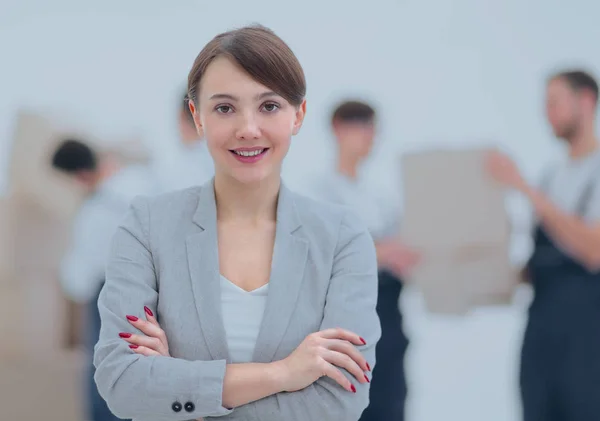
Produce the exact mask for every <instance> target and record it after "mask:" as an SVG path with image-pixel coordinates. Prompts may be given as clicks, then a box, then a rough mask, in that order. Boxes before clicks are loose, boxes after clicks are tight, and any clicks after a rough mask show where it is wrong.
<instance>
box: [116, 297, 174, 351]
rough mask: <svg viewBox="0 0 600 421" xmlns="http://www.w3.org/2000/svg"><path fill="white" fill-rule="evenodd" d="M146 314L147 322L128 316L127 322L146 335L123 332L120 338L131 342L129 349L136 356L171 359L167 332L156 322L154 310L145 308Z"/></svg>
mask: <svg viewBox="0 0 600 421" xmlns="http://www.w3.org/2000/svg"><path fill="white" fill-rule="evenodd" d="M144 313H146V320H142V319H140V318H138V317H136V316H127V321H129V323H130V324H131V325H132V326H133V327H135V328H136V329H138V330H140V331H141V332H142V333H144V335H136V334H134V333H129V332H121V333H119V337H120V338H122V339H123V340H125V341H126V342H129V343H130V345H129V347H130V348H131V349H132V350H133V352H135V353H136V354H141V355H146V356H155V355H162V356H164V357H170V355H169V344H168V342H167V335H165V331H164V330H162V329H161V327H160V325H159V324H158V322H157V321H156V318H155V317H154V314H153V313H152V310H150V309H149V308H148V307H144Z"/></svg>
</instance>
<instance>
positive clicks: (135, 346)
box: [129, 345, 138, 349]
mask: <svg viewBox="0 0 600 421" xmlns="http://www.w3.org/2000/svg"><path fill="white" fill-rule="evenodd" d="M129 348H131V349H137V348H138V346H137V345H129Z"/></svg>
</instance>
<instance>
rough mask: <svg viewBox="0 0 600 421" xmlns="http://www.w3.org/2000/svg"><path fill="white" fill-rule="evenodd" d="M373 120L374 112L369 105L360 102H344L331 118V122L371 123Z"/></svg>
mask: <svg viewBox="0 0 600 421" xmlns="http://www.w3.org/2000/svg"><path fill="white" fill-rule="evenodd" d="M374 120H375V110H374V109H373V107H371V106H370V105H369V104H367V103H365V102H361V101H346V102H343V103H341V104H340V105H338V106H337V107H336V108H335V110H333V114H332V116H331V122H332V123H336V122H338V121H339V122H357V123H372V122H373V121H374Z"/></svg>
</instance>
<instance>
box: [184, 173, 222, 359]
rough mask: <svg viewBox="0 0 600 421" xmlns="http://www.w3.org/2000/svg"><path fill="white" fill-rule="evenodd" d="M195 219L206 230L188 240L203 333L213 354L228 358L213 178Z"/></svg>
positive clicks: (188, 251) (194, 292)
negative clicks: (222, 311)
mask: <svg viewBox="0 0 600 421" xmlns="http://www.w3.org/2000/svg"><path fill="white" fill-rule="evenodd" d="M193 221H194V222H195V223H196V224H197V225H198V226H199V227H200V228H202V231H201V232H199V233H196V234H192V235H190V236H189V237H188V238H187V240H186V246H187V258H188V266H189V270H190V280H191V282H192V291H193V294H194V299H195V301H196V309H197V311H198V317H199V318H200V326H201V328H202V333H203V335H204V339H205V341H206V345H207V346H208V350H209V352H210V355H211V356H212V358H214V359H216V360H220V359H225V360H227V361H228V362H229V361H230V358H229V350H228V348H227V340H226V336H225V327H224V325H223V316H222V313H221V287H220V280H219V276H220V273H219V252H218V247H217V208H216V203H215V193H214V184H213V180H211V181H209V182H208V183H206V184H205V185H204V186H202V187H201V190H200V198H199V200H198V208H197V209H196V213H195V214H194V218H193Z"/></svg>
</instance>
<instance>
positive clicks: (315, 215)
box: [294, 193, 372, 244]
mask: <svg viewBox="0 0 600 421" xmlns="http://www.w3.org/2000/svg"><path fill="white" fill-rule="evenodd" d="M294 202H295V205H296V210H297V212H298V216H299V217H300V220H301V221H302V228H303V232H304V235H305V236H307V237H308V238H309V239H310V240H313V241H315V242H321V243H323V242H324V243H334V244H340V243H347V242H348V241H350V240H351V239H352V238H354V237H357V236H364V237H365V238H367V239H368V241H371V242H372V239H371V236H370V234H369V231H368V229H367V226H366V224H365V223H364V222H363V220H362V219H361V218H360V217H359V215H358V214H357V213H356V212H355V211H354V210H353V209H352V208H351V207H349V206H346V205H342V204H338V203H332V202H329V201H325V200H320V199H314V198H311V197H307V196H304V195H302V194H298V193H294Z"/></svg>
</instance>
